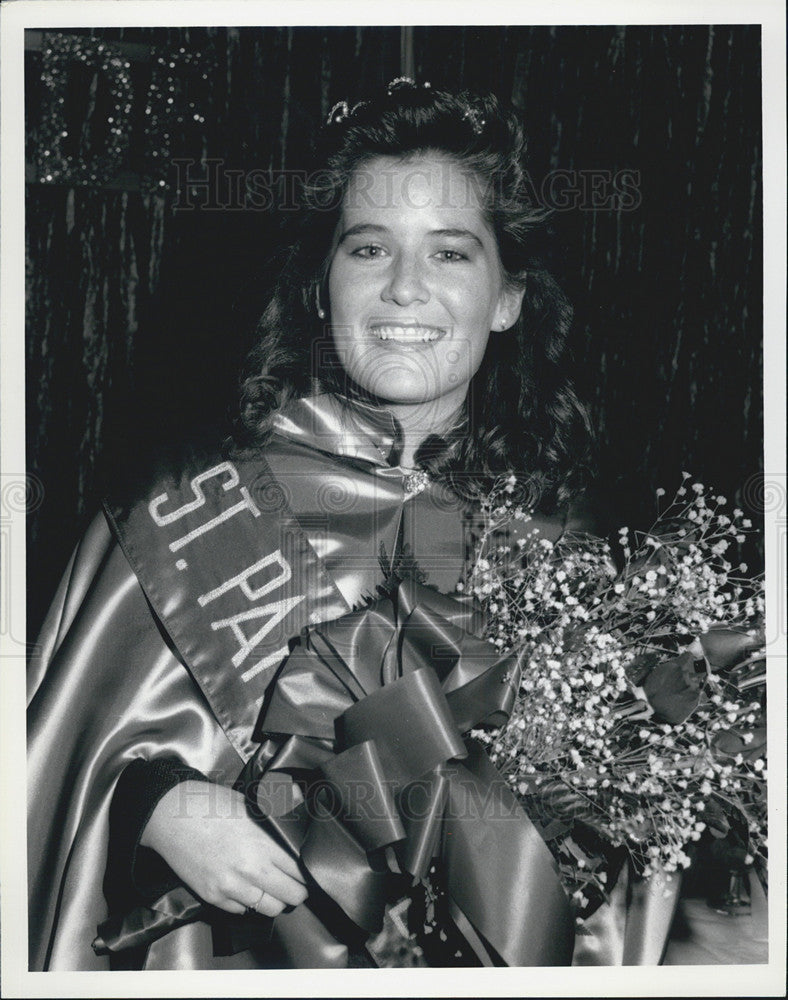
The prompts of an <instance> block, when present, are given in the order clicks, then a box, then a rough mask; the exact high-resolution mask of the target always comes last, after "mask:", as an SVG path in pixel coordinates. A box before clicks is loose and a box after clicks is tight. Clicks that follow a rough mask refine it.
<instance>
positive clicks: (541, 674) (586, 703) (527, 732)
mask: <svg viewBox="0 0 788 1000" xmlns="http://www.w3.org/2000/svg"><path fill="white" fill-rule="evenodd" d="M515 489H516V479H515V477H514V476H510V477H508V478H501V479H500V480H499V481H498V482H497V484H496V487H495V489H494V490H493V491H492V492H491V494H490V495H489V496H487V497H486V498H484V500H483V502H482V513H483V519H484V528H483V530H482V532H481V536H480V537H479V539H478V544H477V545H476V548H475V554H474V557H473V559H472V560H471V563H470V565H469V569H468V572H467V574H466V577H465V579H464V581H463V582H462V583H461V584H460V588H459V589H460V590H461V591H463V592H464V593H466V594H471V595H473V596H474V597H476V598H478V599H479V601H480V602H481V603H482V606H483V607H484V609H485V611H486V613H487V617H486V626H485V636H486V637H487V638H488V639H489V640H491V641H492V642H493V643H494V644H495V645H496V646H497V647H498V648H499V649H500V650H501V651H506V650H509V649H521V648H522V649H525V651H526V652H527V656H526V657H525V658H524V669H523V673H522V675H521V677H520V679H519V688H518V694H517V698H516V701H515V706H514V710H513V712H512V714H511V717H510V719H509V721H508V722H507V723H506V725H504V726H503V727H502V728H500V729H497V730H492V731H490V730H484V729H477V730H474V733H473V735H474V736H475V737H476V738H477V739H479V740H481V741H482V742H483V743H484V744H485V746H486V749H487V751H488V753H489V755H490V757H491V759H492V761H493V762H494V763H495V765H496V766H497V768H498V770H499V771H500V772H501V773H502V774H503V775H504V777H505V778H506V780H507V782H508V783H509V785H510V786H511V788H512V789H513V790H514V791H515V793H516V795H517V796H518V797H519V799H520V801H521V803H522V805H523V806H524V808H525V810H526V812H527V813H528V815H529V816H530V818H531V819H532V821H533V822H534V823H535V824H536V825H537V826H538V828H539V829H540V831H541V833H542V835H543V837H544V839H545V840H546V841H547V843H548V846H549V847H550V849H551V851H552V853H553V856H554V858H555V859H556V861H557V863H558V866H559V869H560V874H561V878H562V881H563V882H564V885H565V887H566V888H567V890H568V891H569V893H570V894H571V896H572V898H573V901H574V903H575V905H576V908H577V914H578V919H582V918H583V917H584V916H586V915H588V914H589V913H590V912H592V911H593V910H594V909H595V908H596V906H598V905H599V903H600V902H601V901H602V900H603V899H604V898H605V895H606V890H607V888H608V886H609V885H610V883H611V881H612V879H613V878H614V877H615V873H616V867H617V866H619V865H620V864H621V863H622V860H627V859H628V860H629V862H630V863H631V864H632V866H633V868H634V870H635V872H636V874H638V875H640V876H642V877H644V878H648V877H650V876H654V875H655V874H656V873H662V874H664V875H665V876H666V877H667V878H668V879H670V878H671V877H672V875H671V873H673V872H677V871H679V870H681V869H684V868H687V867H689V866H690V864H691V860H692V854H693V850H694V848H695V845H697V842H698V841H700V840H701V838H702V837H703V838H704V839H707V838H708V837H709V834H711V835H712V836H715V837H718V838H727V843H728V844H732V845H733V847H734V849H735V850H737V851H738V854H739V857H740V858H741V860H743V861H744V863H745V864H747V865H753V866H754V867H755V870H756V872H757V873H758V875H759V876H760V877H761V879H762V881H764V883H765V877H766V847H767V842H766V814H767V810H766V739H765V673H766V671H765V652H764V649H763V643H764V633H763V622H764V593H763V581H762V579H761V578H760V577H748V576H746V575H745V574H746V573H747V566H746V565H744V564H739V565H736V566H734V565H733V563H732V561H731V553H733V552H734V551H735V550H736V547H737V546H738V545H740V544H741V543H742V542H743V541H744V540H745V536H746V534H747V533H748V532H751V531H752V530H753V529H752V524H751V522H750V521H749V520H748V519H747V518H746V517H745V516H744V514H743V512H742V511H741V510H739V509H735V510H733V511H732V512H731V513H730V514H728V513H726V501H725V498H724V497H721V496H711V495H709V494H708V493H707V491H706V489H705V487H704V486H703V485H702V484H701V483H697V482H692V479H691V477H690V476H689V475H688V474H687V473H685V474H684V481H683V483H682V485H681V486H680V487H679V489H678V490H677V492H676V494H675V496H674V497H673V499H672V501H670V502H669V503H668V504H667V505H666V507H665V509H664V510H662V512H661V513H659V515H658V517H657V519H656V521H655V523H654V524H653V525H652V526H651V528H650V529H649V530H648V531H646V532H642V533H641V532H636V533H633V532H630V531H629V530H628V529H627V528H622V529H621V530H620V532H619V537H618V551H617V552H616V551H614V547H613V546H611V545H610V544H609V543H608V542H607V541H605V540H603V539H600V538H596V537H591V536H587V535H580V534H565V535H563V536H562V537H561V538H560V539H559V540H558V541H556V542H551V541H549V540H546V539H544V538H540V537H538V535H537V534H536V533H535V532H532V531H529V518H530V515H529V514H528V512H527V511H525V510H523V509H522V508H520V507H518V505H517V502H516V500H515ZM658 497H660V498H661V497H664V491H662V490H660V491H658ZM617 554H618V556H619V559H618V562H617V561H616V555H617Z"/></svg>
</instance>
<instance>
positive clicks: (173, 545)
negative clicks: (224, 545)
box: [169, 486, 260, 552]
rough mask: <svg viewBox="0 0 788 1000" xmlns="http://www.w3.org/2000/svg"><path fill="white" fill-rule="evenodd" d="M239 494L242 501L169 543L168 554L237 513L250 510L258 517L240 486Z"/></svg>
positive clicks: (253, 506) (247, 495) (249, 499)
mask: <svg viewBox="0 0 788 1000" xmlns="http://www.w3.org/2000/svg"><path fill="white" fill-rule="evenodd" d="M240 492H241V496H242V497H243V500H239V501H238V503H236V504H233V506H232V507H228V508H227V510H223V511H222V512H221V514H217V515H216V517H212V518H211V520H210V521H206V522H205V524H201V525H199V526H198V527H196V528H194V529H193V530H192V531H190V532H189V533H188V535H183V536H182V537H181V538H176V539H175V541H174V542H170V545H169V548H170V552H177V551H178V549H182V548H183V546H184V545H188V544H189V542H191V541H193V540H194V539H195V538H199V536H200V535H204V534H205V532H206V531H210V530H211V528H215V527H216V525H217V524H221V523H222V521H229V519H230V518H231V517H234V516H235V515H236V514H237V513H238V512H239V511H242V510H250V511H251V512H252V514H254V516H255V517H259V516H260V511H259V510H258V509H257V507H256V506H255V503H254V500H252V498H251V497H250V496H249V490H247V488H246V487H245V486H242V487H241V490H240Z"/></svg>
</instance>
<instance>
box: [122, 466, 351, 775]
mask: <svg viewBox="0 0 788 1000" xmlns="http://www.w3.org/2000/svg"><path fill="white" fill-rule="evenodd" d="M217 457H218V456H217V455H216V453H215V452H214V453H211V452H210V451H208V450H206V449H200V448H199V446H193V447H192V449H191V450H190V452H189V454H188V455H187V456H186V458H185V460H182V461H181V462H180V463H179V465H178V466H176V467H175V468H168V469H165V470H163V472H162V474H160V475H159V476H158V477H157V478H156V479H155V482H154V485H153V486H152V487H150V488H149V489H147V490H145V491H143V492H142V493H141V494H139V495H137V496H135V497H133V498H132V499H130V500H129V499H127V500H122V501H120V502H110V501H105V504H104V509H105V512H106V515H107V518H108V520H109V522H110V524H111V525H112V527H113V529H114V532H115V534H116V536H117V538H118V541H119V543H120V545H121V547H122V549H123V551H124V553H125V555H126V558H127V559H128V561H129V563H130V565H131V567H132V569H133V570H134V573H135V574H136V576H137V579H138V580H139V582H140V585H141V587H142V589H143V592H144V593H145V596H146V598H147V600H148V602H149V604H150V605H151V607H152V609H153V611H154V612H155V614H156V616H157V617H158V619H159V621H160V622H161V624H162V625H163V626H164V629H165V631H166V633H167V636H168V637H169V640H170V642H171V645H172V646H173V647H174V649H175V651H176V653H177V655H178V656H179V658H180V659H181V661H182V662H183V663H184V664H185V665H186V667H187V668H188V669H189V671H190V672H191V674H192V676H193V678H194V680H195V681H196V683H197V684H198V686H199V687H200V689H201V691H202V692H203V694H204V695H205V697H206V699H207V700H208V703H209V704H210V706H211V708H212V710H213V712H214V714H215V716H216V718H217V720H218V722H219V724H220V725H221V726H222V729H223V730H224V732H225V733H226V735H227V737H228V739H229V740H230V742H231V743H232V745H233V746H234V747H235V749H236V750H237V752H238V753H239V754H240V756H241V757H242V759H243V760H248V759H249V758H250V757H251V756H252V754H253V753H254V752H255V750H256V749H257V744H255V743H254V742H253V741H252V731H253V729H254V724H255V721H256V719H257V717H258V715H259V713H260V708H261V706H262V702H263V698H264V696H265V692H266V688H267V687H268V684H269V683H270V681H271V680H272V678H273V676H274V674H275V672H276V669H277V667H278V666H279V664H280V663H281V662H282V660H283V659H284V658H285V656H286V655H287V653H288V651H289V641H290V640H291V639H292V638H293V637H295V636H297V635H298V634H299V633H300V632H301V630H302V629H303V628H304V627H305V626H307V625H310V624H316V623H318V622H321V621H326V620H330V619H332V618H335V617H337V616H338V615H341V614H343V613H345V612H346V611H347V610H348V605H347V603H346V601H345V600H344V598H343V597H342V595H341V593H340V591H339V590H338V588H337V586H336V584H335V583H334V581H333V580H332V579H331V577H330V576H329V575H328V573H327V572H326V571H325V569H324V568H323V566H322V564H321V561H320V560H319V559H318V556H317V555H316V553H315V551H314V549H313V548H312V546H311V545H310V544H309V541H308V539H307V538H306V536H305V534H304V532H303V531H302V529H301V528H300V526H299V524H298V522H297V520H296V519H295V517H294V516H293V514H292V512H291V511H290V509H289V507H288V506H287V502H286V492H285V490H283V488H282V486H281V485H280V484H279V482H278V481H277V479H276V478H275V476H274V475H273V473H272V472H271V470H270V468H269V466H268V463H267V462H266V461H265V459H264V457H263V455H262V453H261V452H260V451H259V450H250V451H247V452H244V453H241V454H240V455H234V456H233V458H232V460H229V459H225V460H221V461H217Z"/></svg>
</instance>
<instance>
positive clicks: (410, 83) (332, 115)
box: [326, 76, 432, 125]
mask: <svg viewBox="0 0 788 1000" xmlns="http://www.w3.org/2000/svg"><path fill="white" fill-rule="evenodd" d="M419 87H421V89H422V90H430V89H431V88H432V84H431V83H430V82H429V81H428V80H427V81H425V82H424V83H422V84H418V83H416V81H415V80H414V79H413V78H412V77H410V76H396V77H394V79H393V80H392V81H391V83H389V84H388V86H387V87H386V93H387V94H388V96H389V97H391V95H392V94H394V93H395V92H396V91H398V90H418V89H419ZM368 104H369V101H358V103H356V104H354V105H353V107H352V108H351V107H350V105H349V104H348V102H347V101H337V103H336V104H335V105H334V106H333V108H332V109H331V110H330V111H329V112H328V117H327V118H326V125H338V124H339V123H340V122H343V121H344V120H345V119H346V118H352V117H353V115H354V114H355V113H356V112H357V111H358V110H359V108H363V107H366V106H367V105H368Z"/></svg>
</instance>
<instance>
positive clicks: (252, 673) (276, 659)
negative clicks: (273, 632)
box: [241, 643, 290, 702]
mask: <svg viewBox="0 0 788 1000" xmlns="http://www.w3.org/2000/svg"><path fill="white" fill-rule="evenodd" d="M289 651H290V647H289V646H288V645H287V644H286V643H285V645H284V646H282V647H281V649H277V650H274V652H273V653H269V654H268V656H264V657H263V658H262V660H260V661H259V662H258V663H255V665H254V666H253V667H249V669H248V670H244V672H243V673H242V674H241V680H242V681H246V682H247V683H248V682H249V681H250V680H251V679H252V678H253V677H256V676H257V675H258V674H259V673H261V672H262V671H263V670H266V669H267V668H268V667H273V666H275V665H276V664H279V663H281V662H282V660H283V659H284V658H285V657H286V656H287V654H288V653H289ZM260 701H261V702H262V698H261V699H260Z"/></svg>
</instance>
